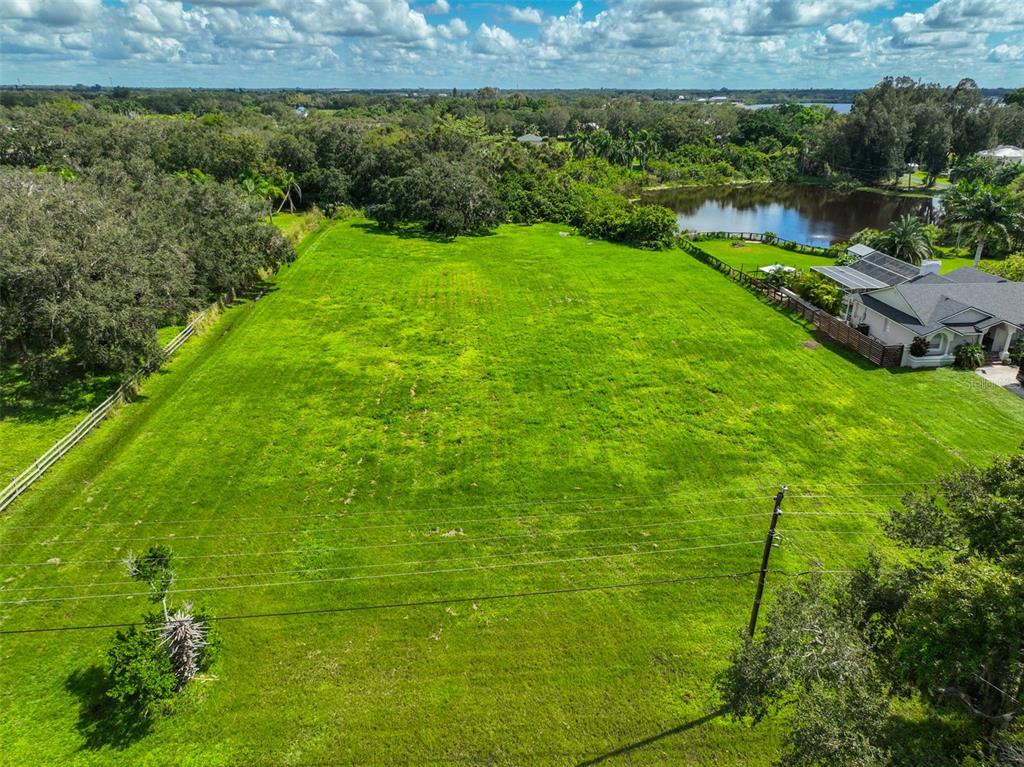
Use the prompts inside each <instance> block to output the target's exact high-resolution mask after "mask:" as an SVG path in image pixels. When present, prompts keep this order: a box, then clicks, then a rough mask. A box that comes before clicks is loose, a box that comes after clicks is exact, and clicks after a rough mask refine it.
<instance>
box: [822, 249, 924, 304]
mask: <svg viewBox="0 0 1024 767" xmlns="http://www.w3.org/2000/svg"><path fill="white" fill-rule="evenodd" d="M846 252H847V253H848V254H849V255H851V256H854V257H855V258H856V260H855V261H853V262H852V263H850V264H848V265H846V266H812V267H811V271H812V272H817V273H818V274H820V275H822V276H823V277H825V279H827V280H829V281H830V282H834V283H835V284H836V285H838V286H839V287H840V288H841V289H842V290H843V291H844V292H846V293H848V294H849V293H863V292H864V291H867V290H877V289H878V288H885V287H890V286H892V285H899V284H900V283H902V282H907V281H908V280H912V279H914V278H915V277H917V276H919V275H921V274H924V273H928V272H935V273H936V274H937V273H938V271H939V262H938V261H925V262H924V263H923V264H921V266H920V267H917V266H914V265H913V264H908V263H907V262H906V261H900V260H899V259H898V258H893V257H892V256H889V255H886V254H885V253H882V252H881V251H878V250H875V249H874V248H870V247H868V246H867V245H861V244H857V245H851V246H850V247H849V248H847V249H846Z"/></svg>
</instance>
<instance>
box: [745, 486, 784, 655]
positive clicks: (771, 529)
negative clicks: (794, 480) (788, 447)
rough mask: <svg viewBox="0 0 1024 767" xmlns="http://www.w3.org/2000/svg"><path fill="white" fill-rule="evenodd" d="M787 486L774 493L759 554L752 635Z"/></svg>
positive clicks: (752, 613)
mask: <svg viewBox="0 0 1024 767" xmlns="http://www.w3.org/2000/svg"><path fill="white" fill-rule="evenodd" d="M788 489H789V488H788V487H786V485H783V486H782V487H781V489H780V490H779V492H778V493H776V494H775V508H774V509H773V510H772V521H771V524H769V525H768V536H767V537H766V538H765V539H764V554H762V555H761V574H760V575H759V576H758V578H757V594H756V595H755V596H754V609H753V610H751V611H750V627H749V628H748V629H747V633H748V634H750V636H751V637H753V636H754V629H756V628H757V613H758V612H759V611H760V609H761V597H762V596H763V595H764V581H765V578H767V577H768V558H769V557H770V556H771V555H772V545H773V544H774V543H775V527H776V525H778V524H779V517H781V516H782V499H783V498H785V497H786V490H788Z"/></svg>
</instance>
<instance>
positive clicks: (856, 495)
mask: <svg viewBox="0 0 1024 767" xmlns="http://www.w3.org/2000/svg"><path fill="white" fill-rule="evenodd" d="M787 497H788V498H902V497H903V494H902V493H895V494H893V493H882V494H875V493H853V494H851V495H824V494H813V493H812V494H803V495H800V494H793V495H790V496H787Z"/></svg>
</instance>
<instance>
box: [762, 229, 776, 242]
mask: <svg viewBox="0 0 1024 767" xmlns="http://www.w3.org/2000/svg"><path fill="white" fill-rule="evenodd" d="M763 241H764V242H765V243H766V244H768V245H774V244H775V243H776V242H778V241H779V235H777V234H775V232H765V233H764V235H763Z"/></svg>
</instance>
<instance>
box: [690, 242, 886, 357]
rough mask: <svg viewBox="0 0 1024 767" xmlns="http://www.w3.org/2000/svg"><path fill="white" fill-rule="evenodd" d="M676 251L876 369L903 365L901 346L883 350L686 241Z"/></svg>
mask: <svg viewBox="0 0 1024 767" xmlns="http://www.w3.org/2000/svg"><path fill="white" fill-rule="evenodd" d="M680 247H682V249H683V250H684V251H685V252H686V253H688V254H689V255H691V256H693V257H694V258H696V259H697V260H698V261H701V262H703V263H705V264H707V265H708V266H710V267H712V268H713V269H717V270H718V271H720V272H721V273H722V274H724V275H725V276H726V277H728V278H729V279H730V280H733V281H735V282H738V283H740V284H741V285H745V286H746V287H748V288H751V289H753V290H756V291H757V292H759V293H761V294H762V295H764V296H766V297H767V298H769V299H771V300H772V301H773V302H774V303H776V304H778V305H779V306H782V307H783V308H785V309H789V310H791V311H794V312H796V313H797V314H799V315H800V316H801V317H802V318H803V319H805V320H807V321H808V322H810V323H812V324H813V325H814V326H815V327H816V328H817V329H818V330H819V331H821V332H822V333H824V334H825V335H826V336H828V337H829V338H831V339H832V340H833V341H836V342H837V343H840V344H842V345H843V346H845V347H846V348H848V349H852V350H853V351H855V352H857V353H858V354H860V355H861V356H862V357H865V358H867V359H869V360H871V362H874V363H875V364H876V365H880V366H881V367H886V368H896V367H899V366H900V363H901V362H902V361H903V346H902V345H900V346H886V345H885V344H883V343H882V342H881V341H879V340H877V339H875V338H871V337H870V336H867V335H865V334H863V333H861V332H860V331H859V330H857V329H856V328H852V327H850V326H849V325H847V324H846V323H845V322H843V321H842V320H841V319H839V318H838V317H834V316H833V315H831V314H829V313H828V312H826V311H825V310H824V309H819V308H818V307H817V306H815V305H814V304H811V303H809V302H807V301H805V300H804V299H802V298H800V296H798V295H796V294H795V293H793V292H792V291H789V290H786V289H785V288H782V287H779V286H777V285H773V284H772V283H770V282H769V281H768V280H766V279H765V278H763V277H759V276H756V275H754V274H751V273H749V272H744V271H741V270H739V269H736V268H735V267H732V266H729V264H727V263H725V262H724V261H722V260H721V259H719V258H715V257H714V256H712V255H711V254H710V253H708V252H707V251H706V250H704V249H703V248H700V247H698V246H697V245H695V244H694V243H692V242H689V241H688V240H680Z"/></svg>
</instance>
